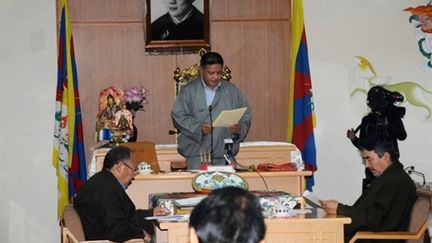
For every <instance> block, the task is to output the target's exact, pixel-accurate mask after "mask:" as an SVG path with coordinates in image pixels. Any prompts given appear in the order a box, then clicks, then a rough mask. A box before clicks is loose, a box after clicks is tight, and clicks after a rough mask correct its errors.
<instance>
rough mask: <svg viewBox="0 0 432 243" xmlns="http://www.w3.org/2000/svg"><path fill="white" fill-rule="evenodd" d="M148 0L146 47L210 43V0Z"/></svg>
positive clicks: (155, 48)
mask: <svg viewBox="0 0 432 243" xmlns="http://www.w3.org/2000/svg"><path fill="white" fill-rule="evenodd" d="M144 1H145V3H146V14H145V21H144V25H145V26H144V31H145V32H144V33H145V48H146V51H158V50H160V51H164V50H167V49H168V50H171V51H172V50H183V49H191V48H203V47H204V48H209V47H210V16H209V15H210V14H209V13H210V11H209V0H177V1H172V0H143V2H144ZM175 17H177V19H178V18H182V20H181V22H180V23H177V24H176V23H175V21H178V20H177V19H176V18H175Z"/></svg>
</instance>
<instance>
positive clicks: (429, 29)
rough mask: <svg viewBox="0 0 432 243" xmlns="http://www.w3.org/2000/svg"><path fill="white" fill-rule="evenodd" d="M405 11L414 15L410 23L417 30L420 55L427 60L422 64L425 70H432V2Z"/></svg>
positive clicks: (416, 35) (421, 66) (416, 36)
mask: <svg viewBox="0 0 432 243" xmlns="http://www.w3.org/2000/svg"><path fill="white" fill-rule="evenodd" d="M404 11H407V12H410V13H411V14H412V15H411V16H410V18H409V22H410V23H411V24H413V25H414V27H415V28H416V34H415V38H416V40H417V44H418V48H419V51H420V53H421V54H422V55H423V56H424V57H425V58H426V61H425V62H424V63H421V64H420V68H421V69H423V70H432V5H431V1H429V3H428V4H427V5H421V6H417V7H409V8H406V9H404Z"/></svg>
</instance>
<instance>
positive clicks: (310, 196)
mask: <svg viewBox="0 0 432 243" xmlns="http://www.w3.org/2000/svg"><path fill="white" fill-rule="evenodd" d="M303 198H304V199H305V202H306V203H307V204H308V205H309V206H311V207H314V208H322V207H321V204H320V202H319V201H320V200H321V199H320V198H319V197H317V196H316V195H315V194H314V193H313V192H311V191H309V190H306V191H304V192H303Z"/></svg>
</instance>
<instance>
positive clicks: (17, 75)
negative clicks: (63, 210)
mask: <svg viewBox="0 0 432 243" xmlns="http://www.w3.org/2000/svg"><path fill="white" fill-rule="evenodd" d="M56 46H57V45H56V25H55V1H54V0H38V1H31V0H3V1H2V3H1V7H0V86H1V87H0V100H1V102H0V108H1V109H0V114H1V115H0V165H1V166H0V197H1V199H0V242H59V241H60V235H59V228H58V223H57V208H56V207H57V201H56V200H57V199H56V198H57V189H56V185H57V181H56V175H55V170H54V169H53V167H52V166H51V151H52V141H53V138H52V131H53V121H54V120H53V114H54V100H55V86H56V76H57V74H56V70H57V68H56V65H57V64H56V56H57V54H56Z"/></svg>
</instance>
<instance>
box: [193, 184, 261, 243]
mask: <svg viewBox="0 0 432 243" xmlns="http://www.w3.org/2000/svg"><path fill="white" fill-rule="evenodd" d="M189 227H192V228H194V230H195V232H196V234H197V237H198V241H199V242H200V243H210V242H211V243H232V242H236V243H257V242H259V241H261V240H263V239H264V235H265V230H266V227H265V223H264V218H263V215H262V208H261V205H260V204H259V202H258V200H257V198H256V197H255V195H253V194H252V193H250V192H248V191H246V190H243V189H241V188H238V187H225V188H221V189H216V190H214V191H212V192H211V193H210V194H209V195H208V196H207V197H206V198H205V199H204V200H202V201H201V202H200V203H199V204H198V205H197V206H196V207H195V208H194V209H193V211H192V214H191V216H190V219H189Z"/></svg>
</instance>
